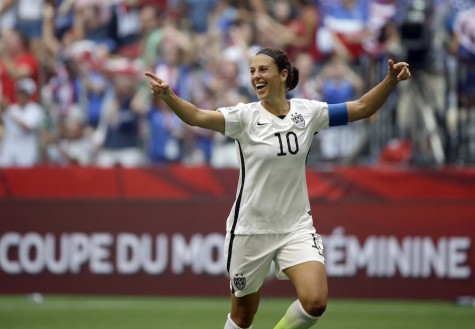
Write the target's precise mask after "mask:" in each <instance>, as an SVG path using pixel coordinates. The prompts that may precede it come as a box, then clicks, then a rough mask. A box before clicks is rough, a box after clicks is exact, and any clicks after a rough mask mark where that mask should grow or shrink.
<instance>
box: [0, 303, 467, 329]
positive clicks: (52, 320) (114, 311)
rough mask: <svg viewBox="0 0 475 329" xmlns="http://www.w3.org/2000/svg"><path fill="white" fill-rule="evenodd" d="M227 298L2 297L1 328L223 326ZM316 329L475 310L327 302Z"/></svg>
mask: <svg viewBox="0 0 475 329" xmlns="http://www.w3.org/2000/svg"><path fill="white" fill-rule="evenodd" d="M291 301H292V300H291V299H263V300H262V302H261V305H260V309H259V312H258V314H257V316H256V319H255V321H254V325H253V329H272V328H273V327H274V324H275V323H276V322H277V321H278V320H279V318H280V317H281V315H282V314H283V313H284V312H285V310H286V308H287V306H288V305H289V304H290V303H291ZM228 309H229V305H228V300H227V299H225V298H162V297H102V296H101V297H90V296H89V297H74V296H46V297H44V300H43V301H41V302H38V301H37V302H35V301H33V299H32V298H30V297H27V296H5V295H3V296H2V295H0V328H2V329H65V328H67V329H109V328H110V329H122V328H124V329H125V328H127V329H132V328H133V329H149V328H150V329H152V328H153V329H157V328H158V329H186V328H190V329H213V328H217V329H220V328H223V326H224V322H225V319H226V314H227V312H228ZM316 328H320V329H340V328H341V329H359V328H361V329H372V328H374V329H376V328H378V329H381V328H384V329H392V328H394V329H401V328H404V329H412V328H413V329H433V328H444V329H452V328H454V329H455V328H456V329H469V328H470V329H473V328H475V308H472V307H460V306H456V305H454V304H450V303H448V302H422V301H421V302H419V301H418V302H413V301H381V300H340V299H335V300H331V301H330V302H329V305H328V309H327V313H326V314H325V315H324V317H323V318H322V320H321V321H320V323H319V325H318V326H316Z"/></svg>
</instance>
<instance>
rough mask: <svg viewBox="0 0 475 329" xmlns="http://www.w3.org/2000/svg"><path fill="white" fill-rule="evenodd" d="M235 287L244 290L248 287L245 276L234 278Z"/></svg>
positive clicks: (237, 275)
mask: <svg viewBox="0 0 475 329" xmlns="http://www.w3.org/2000/svg"><path fill="white" fill-rule="evenodd" d="M233 283H234V287H235V288H236V289H237V290H243V289H244V288H245V287H246V277H245V276H244V274H236V275H235V276H234V278H233Z"/></svg>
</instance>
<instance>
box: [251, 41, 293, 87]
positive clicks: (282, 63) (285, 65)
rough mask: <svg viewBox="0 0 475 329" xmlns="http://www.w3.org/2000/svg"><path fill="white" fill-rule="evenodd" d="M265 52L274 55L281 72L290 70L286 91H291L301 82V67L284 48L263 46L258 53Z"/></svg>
mask: <svg viewBox="0 0 475 329" xmlns="http://www.w3.org/2000/svg"><path fill="white" fill-rule="evenodd" d="M260 54H264V55H267V56H269V57H272V59H273V60H274V62H275V64H276V65H277V69H278V70H279V72H282V71H283V70H287V71H288V72H289V74H288V76H287V80H285V87H286V91H291V90H292V89H294V88H295V87H297V84H298V83H299V74H300V73H299V69H298V68H296V67H295V66H294V64H293V63H292V62H291V61H290V59H289V56H288V55H287V54H286V53H285V51H283V50H282V49H278V48H262V49H260V50H259V51H258V52H257V54H256V55H260Z"/></svg>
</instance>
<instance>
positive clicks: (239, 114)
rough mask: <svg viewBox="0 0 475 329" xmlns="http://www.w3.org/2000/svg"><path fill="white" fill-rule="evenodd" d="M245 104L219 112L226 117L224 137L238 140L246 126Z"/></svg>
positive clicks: (222, 108) (223, 108)
mask: <svg viewBox="0 0 475 329" xmlns="http://www.w3.org/2000/svg"><path fill="white" fill-rule="evenodd" d="M245 108H246V107H245V104H243V103H239V104H238V105H236V106H228V107H220V108H219V109H217V111H219V112H221V113H222V114H223V115H224V121H225V126H224V135H226V136H228V137H231V138H233V139H238V138H239V136H240V135H241V133H242V131H243V128H244V126H245V121H246V120H245V112H246V111H245Z"/></svg>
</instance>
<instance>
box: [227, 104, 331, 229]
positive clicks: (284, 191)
mask: <svg viewBox="0 0 475 329" xmlns="http://www.w3.org/2000/svg"><path fill="white" fill-rule="evenodd" d="M218 111H220V112H221V113H223V115H224V118H225V122H226V124H225V135H226V136H229V137H231V138H233V139H235V140H236V149H237V153H238V161H239V163H240V177H239V183H238V187H237V194H236V201H235V202H234V205H233V207H232V210H231V213H230V215H229V217H228V219H227V224H226V230H227V231H228V232H232V233H233V234H277V233H289V232H292V231H295V230H296V229H299V228H303V227H308V226H311V225H313V220H312V216H311V214H310V202H309V198H308V191H307V182H306V178H305V164H306V159H307V155H308V152H309V150H310V147H311V145H312V141H313V139H314V135H315V134H316V133H317V132H318V131H320V130H321V129H323V128H326V127H328V126H329V111H328V105H327V104H326V103H323V102H318V101H311V100H306V99H295V98H294V99H291V100H290V111H289V113H288V114H287V115H286V117H285V118H284V119H281V118H279V117H277V116H275V115H273V114H271V113H270V112H268V111H267V110H266V109H265V108H264V107H263V106H262V105H261V103H260V102H256V103H250V104H242V103H240V104H238V105H237V106H231V107H225V108H219V109H218Z"/></svg>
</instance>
